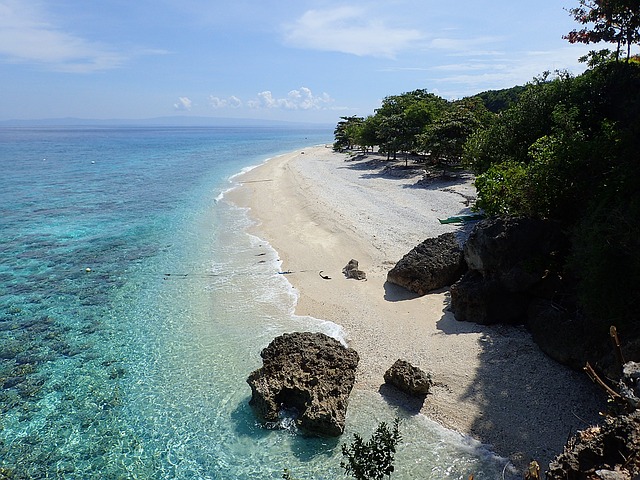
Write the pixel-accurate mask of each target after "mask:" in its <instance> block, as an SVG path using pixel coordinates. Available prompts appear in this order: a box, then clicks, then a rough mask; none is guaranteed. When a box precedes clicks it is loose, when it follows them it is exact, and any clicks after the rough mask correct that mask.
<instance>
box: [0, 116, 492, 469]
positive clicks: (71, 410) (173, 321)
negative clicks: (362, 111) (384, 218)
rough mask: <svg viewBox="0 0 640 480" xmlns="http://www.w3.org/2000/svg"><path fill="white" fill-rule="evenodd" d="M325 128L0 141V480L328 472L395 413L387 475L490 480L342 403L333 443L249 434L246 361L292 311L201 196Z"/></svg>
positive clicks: (267, 270)
mask: <svg viewBox="0 0 640 480" xmlns="http://www.w3.org/2000/svg"><path fill="white" fill-rule="evenodd" d="M331 140H332V132H331V131H330V130H294V129H289V130H284V129H279V128H271V129H270V128H132V127H130V128H115V127H114V128H36V129H23V128H4V129H0V171H1V172H2V175H1V176H0V408H1V411H2V416H1V417H0V468H3V469H4V470H0V472H2V473H3V474H6V475H12V477H11V478H77V479H86V478H167V479H169V478H171V479H173V478H177V479H191V478H194V479H195V478H198V479H206V478H210V479H255V478H281V476H282V472H283V470H284V468H289V469H290V470H291V471H292V473H293V474H294V475H295V476H296V477H299V478H317V479H321V478H336V477H338V478H340V477H342V471H341V469H340V466H339V464H340V460H341V453H340V444H341V443H342V442H344V441H348V440H350V439H351V438H352V436H351V434H352V433H353V432H359V433H361V434H362V435H364V436H368V435H370V433H371V432H372V431H373V429H374V428H375V426H376V425H377V423H378V422H380V421H387V422H390V421H392V419H393V418H394V417H395V416H401V417H406V418H405V421H404V422H403V425H402V431H403V434H404V438H405V440H404V442H403V443H402V445H401V447H400V449H399V452H398V456H397V458H398V460H397V473H396V474H394V478H407V479H408V478H433V479H445V478H446V479H449V478H451V479H453V478H456V479H458V478H460V479H462V478H465V479H466V478H467V477H468V475H469V474H470V473H474V474H475V478H477V479H481V478H500V477H501V474H502V466H503V464H502V463H501V462H500V461H499V460H496V459H494V458H493V457H491V456H490V455H489V454H488V453H487V452H485V451H484V450H482V449H481V448H479V447H478V446H477V445H474V444H473V443H472V442H466V441H464V439H462V438H461V437H460V436H458V435H456V434H454V433H452V432H448V431H446V430H444V429H442V428H440V427H438V426H437V425H435V424H434V423H433V422H430V421H429V420H428V419H426V418H424V417H421V416H418V417H407V415H406V414H405V413H403V412H401V411H398V410H396V409H395V408H394V407H391V406H388V405H386V404H385V403H384V402H383V401H382V400H381V399H380V397H379V396H378V395H377V394H375V393H373V392H372V393H363V392H356V393H355V394H354V395H353V397H352V400H351V403H350V407H349V416H348V425H347V433H346V435H345V436H343V438H342V439H335V440H328V439H318V438H309V437H306V436H303V435H301V434H299V433H298V432H295V431H294V430H293V429H288V430H287V429H285V430H267V429H265V428H263V427H262V426H261V425H259V424H258V423H257V422H256V421H255V418H254V416H253V414H252V412H251V409H250V408H249V406H248V400H249V396H250V389H249V387H248V385H247V384H246V382H245V379H246V377H247V375H248V374H249V373H250V372H251V371H252V370H253V369H255V368H257V367H259V365H260V357H259V353H260V350H261V349H262V348H263V347H265V346H266V345H267V344H268V343H269V341H271V339H273V337H275V336H277V335H279V334H281V333H283V332H287V331H295V330H313V331H324V332H326V333H329V334H332V335H334V336H339V335H340V329H339V327H338V326H336V325H333V324H331V323H328V322H322V321H320V320H316V319H311V318H300V317H296V316H294V315H292V311H293V307H294V304H295V294H294V292H293V291H292V290H291V288H290V285H289V284H288V282H287V280H286V278H285V277H284V276H282V275H278V274H277V271H278V268H279V264H278V261H277V255H276V253H275V252H274V251H273V250H272V249H271V248H270V247H269V246H268V245H267V244H266V243H265V242H263V241H261V240H260V239H258V238H255V237H253V236H251V235H248V234H247V233H246V230H247V228H248V227H249V226H250V221H249V219H248V217H247V215H246V212H245V211H244V210H242V209H239V208H236V207H234V206H232V205H229V204H228V203H227V202H225V201H217V199H219V198H220V194H221V192H223V191H225V190H226V189H228V188H229V187H230V186H231V185H232V184H231V183H230V182H229V178H230V177H231V176H232V175H233V174H235V173H238V172H239V171H241V170H242V169H243V168H246V167H249V166H252V165H256V164H259V163H261V162H262V161H264V160H265V159H266V158H268V157H270V156H273V155H276V154H279V153H283V152H285V151H290V150H293V149H296V148H302V147H303V146H306V145H311V144H319V143H330V142H331ZM0 476H1V474H0Z"/></svg>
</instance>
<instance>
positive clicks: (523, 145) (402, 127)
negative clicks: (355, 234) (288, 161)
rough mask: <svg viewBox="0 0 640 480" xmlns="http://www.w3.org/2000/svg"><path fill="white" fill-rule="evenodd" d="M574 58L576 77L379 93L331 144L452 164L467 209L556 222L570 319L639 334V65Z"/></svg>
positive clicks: (607, 56) (604, 55) (597, 56)
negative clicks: (451, 92)
mask: <svg viewBox="0 0 640 480" xmlns="http://www.w3.org/2000/svg"><path fill="white" fill-rule="evenodd" d="M583 3H584V2H583ZM625 38H627V37H625ZM585 61H588V62H589V63H588V64H589V65H590V68H589V69H588V70H587V71H586V72H585V73H583V74H582V75H579V76H577V77H574V76H572V75H569V74H568V73H565V72H556V74H555V75H550V74H549V73H548V72H547V73H545V74H543V75H542V76H541V77H540V78H537V79H534V81H532V82H531V83H530V84H529V85H527V86H525V87H517V88H514V89H509V90H504V91H494V92H485V93H484V94H480V95H478V96H475V97H470V98H465V99H462V100H458V101H453V102H450V101H446V100H444V99H442V98H439V97H437V96H435V95H433V94H429V93H427V92H426V91H424V90H416V91H414V92H409V93H405V94H402V95H396V96H391V97H387V98H385V99H384V101H383V103H382V106H381V108H380V109H378V110H376V112H375V114H374V115H372V116H369V117H367V118H359V117H345V118H343V119H342V120H343V121H342V122H341V123H340V124H338V126H337V128H336V144H335V148H336V149H342V148H355V147H360V148H362V149H363V150H366V149H369V148H371V147H373V146H374V145H378V146H379V147H380V150H381V151H382V152H384V153H386V154H387V156H388V158H390V157H391V156H393V157H394V158H395V157H396V154H397V153H398V152H410V153H414V154H419V155H420V158H421V159H422V160H423V161H426V162H429V163H433V164H441V163H443V162H446V163H451V162H463V163H464V165H466V166H467V167H468V168H470V169H472V170H473V171H474V172H475V173H476V175H477V177H476V187H477V190H478V202H477V205H476V207H477V208H478V209H482V210H483V211H484V212H485V213H487V214H489V215H517V216H529V217H541V218H550V219H555V220H558V221H561V222H562V223H563V225H564V227H565V230H566V232H567V234H568V235H569V237H570V238H571V240H572V248H571V252H570V254H569V256H568V257H567V259H566V261H565V262H564V264H563V265H562V266H561V270H562V274H563V275H564V277H565V278H571V279H572V280H573V282H572V288H575V292H574V293H575V294H576V295H577V301H576V302H575V308H576V310H575V312H576V318H578V319H581V321H584V322H588V325H589V328H590V329H593V330H594V333H595V332H602V336H603V338H606V332H607V331H608V328H609V326H610V325H612V324H615V325H617V326H618V329H619V330H620V331H621V332H622V335H623V337H625V338H627V339H631V338H640V322H639V321H638V319H637V315H638V311H639V310H640V288H639V285H640V95H638V92H640V62H638V61H637V59H635V58H633V57H630V58H629V59H628V60H627V59H620V55H617V54H613V53H612V52H607V51H604V52H603V51H600V52H593V53H592V54H591V55H589V56H588V58H586V59H585ZM496 99H500V101H499V102H496ZM485 102H487V103H488V102H491V105H492V108H491V110H496V108H495V105H496V104H498V105H502V107H500V108H503V107H506V108H504V109H503V110H501V111H500V113H499V114H495V113H492V112H491V111H490V110H489V109H488V108H487V106H486V103H485ZM500 102H503V103H500Z"/></svg>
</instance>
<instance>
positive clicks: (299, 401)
mask: <svg viewBox="0 0 640 480" xmlns="http://www.w3.org/2000/svg"><path fill="white" fill-rule="evenodd" d="M260 356H261V357H262V361H263V365H262V367H261V368H259V369H258V370H255V371H254V372H252V373H251V374H250V375H249V378H248V379H247V383H248V384H249V385H250V386H251V393H252V394H251V401H250V402H249V403H250V405H251V406H252V407H253V408H254V410H255V412H256V413H257V415H258V416H259V417H260V418H261V419H262V420H264V421H265V422H273V424H277V422H278V420H279V415H280V413H281V412H282V411H284V410H288V411H293V412H294V414H295V416H296V423H297V425H298V426H299V427H300V428H301V429H303V430H305V431H307V432H310V433H315V434H319V435H326V436H338V435H341V434H342V432H343V431H344V424H345V416H346V412H347V405H348V401H349V394H350V393H351V390H352V388H353V385H354V383H355V378H356V368H357V366H358V361H359V357H358V354H357V352H356V351H355V350H353V349H351V348H346V347H344V346H343V345H342V344H341V343H340V342H338V341H337V340H335V339H333V338H331V337H328V336H327V335H324V334H322V333H309V332H298V333H290V334H284V335H281V336H279V337H277V338H275V339H274V340H273V341H272V342H271V343H270V344H269V345H268V346H267V347H266V348H265V349H264V350H262V353H261V354H260Z"/></svg>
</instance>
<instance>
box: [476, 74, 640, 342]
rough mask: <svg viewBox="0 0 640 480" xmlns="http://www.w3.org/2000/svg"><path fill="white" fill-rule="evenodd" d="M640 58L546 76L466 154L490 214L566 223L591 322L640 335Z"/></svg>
mask: <svg viewBox="0 0 640 480" xmlns="http://www.w3.org/2000/svg"><path fill="white" fill-rule="evenodd" d="M638 91H640V65H639V64H635V63H633V62H630V63H622V62H605V63H602V64H599V65H596V66H594V67H593V68H592V69H591V70H588V71H587V72H585V73H584V74H582V75H580V76H579V77H575V78H573V77H569V76H566V75H563V76H559V77H557V78H553V79H549V78H548V77H545V76H543V78H541V79H540V80H539V81H537V82H536V83H532V84H531V85H529V86H528V87H527V90H526V92H525V93H524V94H523V95H522V97H521V99H520V101H519V102H518V104H516V105H514V106H512V107H511V108H510V109H509V110H507V111H505V112H503V113H502V114H501V115H500V116H499V117H498V118H497V119H496V122H495V123H494V124H493V125H491V126H490V127H489V128H487V129H485V130H480V131H477V132H476V133H475V134H473V135H472V136H471V138H470V139H469V141H468V142H467V144H466V145H465V154H466V155H467V158H468V159H469V161H470V162H471V164H472V165H473V167H474V169H475V170H476V172H477V173H478V176H477V178H476V186H477V188H478V203H477V206H478V207H480V208H483V209H484V210H485V212H486V213H489V214H499V215H505V214H509V215H526V216H539V217H546V218H553V219H557V220H561V221H563V224H564V225H565V227H566V229H567V231H568V233H569V234H570V235H571V237H572V239H573V249H572V252H571V254H570V258H569V264H568V265H567V266H568V267H569V268H570V271H571V274H572V275H571V276H572V277H575V278H576V279H577V282H578V297H579V305H578V306H579V308H580V311H581V312H582V313H583V314H584V315H585V317H584V318H585V321H587V322H589V329H591V330H592V331H594V332H595V331H598V332H600V331H601V332H602V334H603V338H605V336H606V329H607V328H608V327H609V325H611V324H616V325H618V326H619V328H620V329H621V331H623V332H625V333H627V334H628V335H629V338H631V337H632V336H635V335H640V322H638V321H637V320H636V316H637V311H638V309H639V308H640V290H638V288H637V285H638V283H639V282H640V261H639V260H638V259H639V258H640V256H639V255H638V251H640V240H639V239H640V231H639V230H640V154H639V153H638V152H640V98H639V96H638V95H636V94H635V92H638Z"/></svg>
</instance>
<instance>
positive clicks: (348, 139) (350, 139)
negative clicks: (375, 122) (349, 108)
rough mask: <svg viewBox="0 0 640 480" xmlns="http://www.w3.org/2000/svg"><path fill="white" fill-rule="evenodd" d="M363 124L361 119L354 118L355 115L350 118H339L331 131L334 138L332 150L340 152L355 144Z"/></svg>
mask: <svg viewBox="0 0 640 480" xmlns="http://www.w3.org/2000/svg"><path fill="white" fill-rule="evenodd" d="M363 122H364V119H363V118H362V117H356V116H355V115H354V116H351V117H340V122H338V124H337V125H336V128H335V130H334V131H333V135H334V138H335V141H334V143H333V149H334V150H335V151H338V152H341V151H343V150H347V149H350V148H352V147H353V146H354V145H355V144H357V136H358V133H359V131H360V128H361V125H362V123H363Z"/></svg>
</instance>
